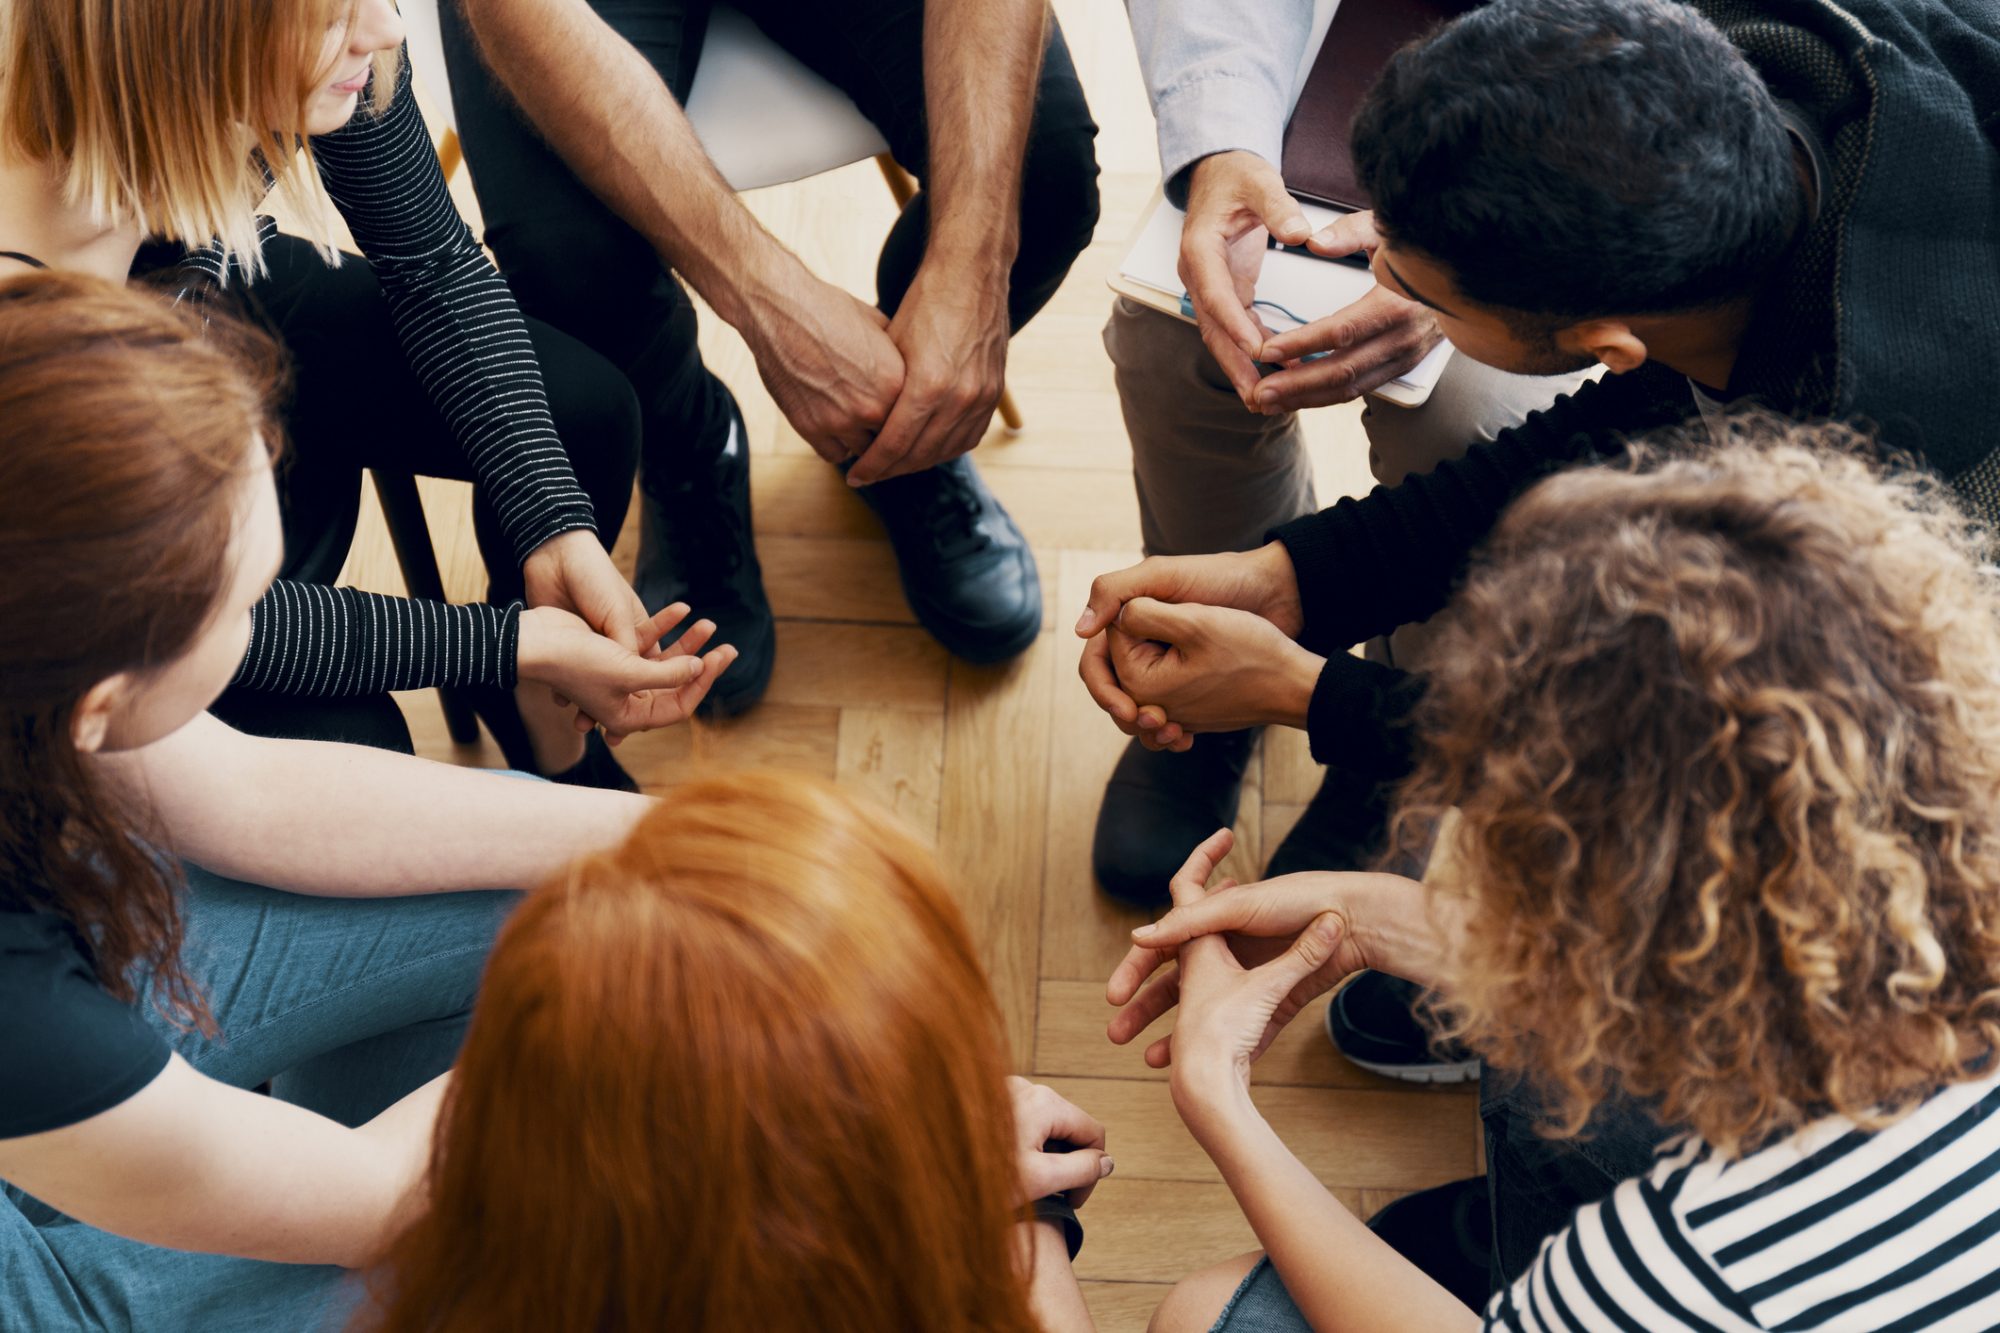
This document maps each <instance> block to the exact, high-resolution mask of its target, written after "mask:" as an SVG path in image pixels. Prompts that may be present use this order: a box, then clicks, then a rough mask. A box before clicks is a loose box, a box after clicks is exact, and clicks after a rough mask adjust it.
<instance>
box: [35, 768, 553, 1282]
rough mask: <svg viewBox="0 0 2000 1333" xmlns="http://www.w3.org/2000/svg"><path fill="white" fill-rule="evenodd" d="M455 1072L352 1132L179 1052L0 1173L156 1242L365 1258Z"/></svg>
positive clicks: (377, 1246)
mask: <svg viewBox="0 0 2000 1333" xmlns="http://www.w3.org/2000/svg"><path fill="white" fill-rule="evenodd" d="M523 785H526V784H523ZM450 1077H451V1076H450V1075H449V1074H444V1075H440V1076H439V1077H438V1078H435V1079H433V1080H432V1081H431V1082H429V1083H426V1084H425V1085H424V1086H423V1087H421V1088H418V1089H417V1090H416V1091H414V1092H412V1093H410V1094H409V1095H407V1096H405V1097H404V1098H403V1099H402V1100H401V1101H398V1102H397V1103H396V1104H395V1105H393V1106H391V1107H389V1108H388V1109H387V1110H386V1111H383V1112H382V1113H381V1114H380V1115H378V1116H376V1117H375V1118H374V1119H373V1120H371V1121H369V1122H368V1123H367V1124H365V1125H362V1126H360V1127H358V1128H355V1129H349V1128H347V1127H346V1126H344V1125H341V1124H339V1123H337V1122H335V1121H332V1120H329V1119H327V1118H326V1117H324V1116H321V1115H316V1114H314V1113H313V1112H311V1111H308V1110H305V1109H304V1108H302V1107H298V1106H293V1105H291V1104H290V1103H288V1102H282V1101H279V1100H277V1099H276V1098H273V1097H264V1096H260V1095H258V1094H257V1093H254V1092H249V1091H246V1090H244V1089H242V1088H233V1087H230V1086H229V1085H228V1084H225V1083H218V1082H216V1081H215V1080H214V1079H211V1078H208V1077H206V1076H205V1075H203V1074H201V1073H198V1072H197V1071H196V1070H195V1069H194V1067H193V1066H192V1065H189V1064H188V1063H187V1062H186V1061H184V1060H182V1059H181V1058H180V1057H179V1056H178V1055H176V1056H174V1057H173V1058H172V1059H171V1060H170V1061H169V1062H168V1064H167V1067H166V1068H165V1069H163V1070H162V1071H161V1072H160V1074H159V1076H158V1077H157V1078H155V1079H154V1080H153V1081H152V1082H151V1083H149V1084H147V1085H146V1086H145V1087H144V1088H142V1089H141V1090H140V1091H139V1092H138V1093H136V1094H135V1095H133V1096H132V1097H130V1098H128V1099H127V1100H125V1101H123V1102H121V1103H119V1104H118V1105H117V1106H114V1107H112V1108H111V1109H110V1110H108V1111H103V1112H100V1113H99V1114H97V1115H94V1116H92V1117H91V1118H90V1119H88V1120H83V1121H79V1122H78V1123H76V1124H74V1125H66V1126H64V1127H63V1128H61V1129H56V1130H50V1131H48V1132H46V1133H42V1134H29V1135H24V1136H21V1137H19V1138H12V1139H5V1140H0V1178H4V1179H5V1180H7V1181H8V1182H9V1183H11V1184H13V1185H16V1186H18V1187H20V1188H21V1189H24V1190H26V1191H28V1192H29V1193H30V1194H32V1195H34V1196H35V1197H36V1198H38V1199H41V1200H43V1201H44V1202H46V1203H48V1204H50V1205H51V1206H52V1207H55V1208H58V1209H60V1210H61V1211H62V1212H64V1213H67V1214H68V1215H69V1216H71V1217H74V1218H76V1219H77V1220H78V1221H81V1222H85V1223H88V1224H89V1225H91V1226H94V1227H97V1228H99V1229H100V1230H104V1231H109V1232H111V1233H113V1234H114V1235H119V1236H125V1237H127V1238H129V1239H132V1240H137V1241H143V1242H145V1243H147V1244H150V1245H164V1246H168V1247H170V1248H173V1249H177V1250H193V1251H196V1252H199V1253H205V1254H230V1255H237V1256H240V1257H243V1258H248V1259H267V1260H272V1261H274V1262H278V1263H311V1264H340V1265H342V1266H344V1267H348V1268H358V1267H361V1266H363V1265H365V1264H367V1263H369V1262H371V1261H372V1260H373V1259H374V1258H375V1257H376V1256H377V1255H378V1254H379V1253H380V1251H381V1249H382V1247H383V1246H384V1245H385V1244H387V1243H388V1241H389V1240H390V1239H392V1238H393V1237H394V1236H395V1235H396V1233H397V1230H398V1229H399V1228H400V1227H401V1226H402V1225H403V1224H404V1223H405V1222H407V1221H408V1220H409V1218H410V1217H411V1216H412V1215H413V1214H414V1212H415V1210H416V1209H417V1207H418V1206H419V1205H420V1203H421V1199H422V1194H421V1190H422V1184H423V1176H424V1169H425V1166H426V1164H427V1163H428V1161H429V1158H430V1143H431V1132H432V1129H433V1128H434V1127H435V1124H436V1121H437V1112H438V1107H439V1104H440V1101H441V1099H442V1097H443V1095H444V1088H445V1083H446V1080H447V1079H449V1078H450Z"/></svg>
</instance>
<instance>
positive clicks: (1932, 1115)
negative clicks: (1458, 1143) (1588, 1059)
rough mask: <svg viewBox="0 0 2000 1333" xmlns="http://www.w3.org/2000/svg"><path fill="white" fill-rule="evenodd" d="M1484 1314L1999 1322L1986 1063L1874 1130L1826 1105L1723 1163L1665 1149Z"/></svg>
mask: <svg viewBox="0 0 2000 1333" xmlns="http://www.w3.org/2000/svg"><path fill="white" fill-rule="evenodd" d="M1486 1327H1487V1328H1490V1329H1507V1330H1520V1331H1521V1333H1528V1331H1530V1330H1532V1331H1533V1333H1541V1330H1550V1331H1551V1333H1566V1331H1569V1330H1592V1331H1594V1330H1599V1329H1607V1330H1610V1329H1616V1330H1628V1331H1630V1333H1677V1331H1679V1330H1687V1329H1701V1330H1710V1329H1714V1330H1723V1333H1742V1331H1745V1330H1792V1329H1813V1330H1824V1331H1827V1333H1831V1331H1832V1330H1841V1331H1842V1333H1847V1331H1849V1330H1853V1331H1855V1333H1860V1331H1861V1330H1866V1333H1891V1331H1892V1330H1910V1329H1927V1330H1945V1329H1951V1330H1960V1329H1963V1330H1968V1331H1969V1330H1986V1329H1994V1328H2000V1074H1995V1075H1991V1076H1988V1077H1986V1078H1983V1079H1980V1080H1977V1081H1975V1082H1970V1083H1961V1084H1957V1085H1955V1086H1952V1087H1949V1088H1946V1089H1944V1090H1943V1091H1942V1092H1939V1093H1937V1094H1935V1095H1934V1096H1932V1097H1931V1098H1929V1099H1928V1100H1927V1101H1925V1102H1923V1103H1921V1104H1920V1105H1919V1106H1917V1107H1916V1109H1914V1110H1913V1111H1911V1112H1910V1113H1909V1114H1908V1115H1906V1116H1904V1117H1903V1118H1902V1119H1900V1120H1898V1121H1896V1122H1895V1123H1894V1124H1892V1125H1890V1126H1889V1127H1888V1128H1886V1129H1883V1130H1880V1131H1868V1130H1863V1129H1859V1128H1857V1127H1856V1126H1855V1124H1854V1122H1852V1121H1850V1120H1846V1119H1842V1118H1840V1117H1830V1118H1828V1119H1826V1120H1822V1121H1819V1122H1817V1123H1815V1124H1813V1125H1810V1126H1808V1127H1807V1128H1805V1129H1804V1130H1801V1131H1800V1132H1799V1133H1797V1134H1794V1135H1791V1136H1789V1137H1787V1138H1785V1139H1782V1140H1780V1141H1779V1142H1777V1143H1775V1144H1772V1145H1771V1146H1769V1147H1767V1148H1763V1149H1760V1150H1758V1151H1756V1152H1752V1153H1749V1154H1747V1155H1745V1156H1742V1157H1738V1158H1734V1159H1724V1158H1722V1157H1721V1156H1720V1155H1718V1154H1717V1153H1715V1152H1714V1151H1713V1149H1712V1148H1711V1147H1710V1145H1708V1144H1707V1143H1705V1142H1703V1141H1702V1140H1700V1139H1698V1138H1686V1139H1682V1140H1680V1141H1678V1142H1676V1143H1673V1144H1669V1145H1668V1146H1667V1147H1666V1148H1664V1149H1662V1151H1661V1155H1660V1158H1659V1160H1658V1161H1657V1162H1656V1163H1655V1165H1654V1167H1653V1170H1652V1171H1651V1172H1650V1173H1649V1174H1648V1175H1646V1176H1644V1177H1640V1178H1636V1179H1633V1180H1628V1181H1626V1182H1625V1183H1624V1184H1622V1185H1620V1186H1619V1187H1618V1188H1617V1190H1615V1191H1614V1192H1613V1193H1612V1194H1611V1195H1610V1197H1609V1198H1606V1199H1604V1200H1603V1201H1602V1202H1599V1203H1595V1204H1592V1205H1590V1206H1588V1207H1586V1208H1582V1209H1579V1210H1578V1211H1577V1215H1576V1217H1575V1218H1574V1219H1573V1220H1572V1221H1571V1223H1570V1225H1569V1226H1568V1227H1566V1228H1564V1229H1563V1230H1562V1231H1561V1232H1560V1233H1558V1234H1557V1235H1555V1236H1553V1237H1551V1238H1550V1239H1549V1240H1548V1241H1546V1242H1545V1243H1544V1244H1543V1247H1542V1252H1541V1254H1540V1255H1539V1256H1538V1257H1537V1258H1536V1260H1535V1262H1534V1264H1533V1265H1531V1266H1530V1267H1529V1269H1528V1271H1527V1273H1526V1274H1525V1275H1523V1276H1522V1277H1521V1279H1520V1280H1519V1281H1517V1282H1516V1283H1515V1284H1514V1285H1513V1287H1511V1288H1510V1289H1508V1290H1506V1291H1503V1292H1501V1293H1500V1294H1499V1295H1498V1296H1495V1297H1494V1298H1493V1303H1492V1304H1491V1305H1490V1306H1489V1307H1488V1308H1487V1314H1486Z"/></svg>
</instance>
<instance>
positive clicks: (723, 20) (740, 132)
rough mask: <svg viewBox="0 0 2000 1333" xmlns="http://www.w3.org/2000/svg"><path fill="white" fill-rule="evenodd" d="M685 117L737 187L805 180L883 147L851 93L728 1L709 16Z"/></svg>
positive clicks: (885, 143)
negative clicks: (801, 60)
mask: <svg viewBox="0 0 2000 1333" xmlns="http://www.w3.org/2000/svg"><path fill="white" fill-rule="evenodd" d="M687 116H688V121H689V122H690V123H691V124H692V125H693V126H694V132H695V133H696V134H697V135H699V136H700V138H701V145H702V147H703V148H706V149H707V150H708V156H709V159H710V160H711V161H713V162H714V163H715V166H716V169H717V170H718V171H720V172H721V173H722V178H723V179H724V180H726V181H728V182H729V184H730V188H732V189H736V190H755V189H760V188H762V187H763V186H766V185H782V184H784V183H785V182H786V181H795V180H804V179H805V178H806V177H808V176H817V175H819V174H820V173H821V172H822V171H832V170H833V169H834V168H835V167H844V166H846V165H847V164H848V163H850V162H860V161H862V160H864V159H866V158H871V157H874V156H876V155H877V154H880V153H886V152H888V151H889V141H888V140H887V139H884V138H883V137H882V132H881V131H880V130H878V129H876V128H875V125H874V123H873V122H872V121H870V120H869V119H868V118H867V117H866V116H864V115H862V114H861V109H860V108H859V107H857V106H855V105H854V102H853V99H851V98H849V97H848V95H847V94H846V93H844V92H842V91H840V89H838V88H836V87H834V86H833V85H832V84H830V83H828V82H827V81H826V80H825V79H822V78H821V77H820V76H819V75H817V74H815V73H813V72H812V71H811V70H809V69H807V68H806V67H805V66H804V65H802V64H800V63H799V61H798V60H797V59H796V58H795V57H794V56H793V55H792V54H791V53H790V52H789V51H787V50H785V49H784V48H783V47H781V46H779V45H778V44H777V43H776V42H773V41H772V40H771V39H770V38H769V37H766V36H765V35H764V33H763V30H762V29H760V28H759V27H758V26H757V25H756V24H754V23H752V22H751V21H750V20H749V19H748V18H746V17H744V15H743V13H742V11H740V10H737V9H734V8H731V7H730V6H728V5H718V6H717V7H716V9H715V11H714V13H713V15H712V16H711V17H710V18H709V21H708V37H707V39H706V40H705V41H704V42H703V43H702V48H701V63H700V64H699V65H697V66H695V71H694V87H693V88H692V89H691V90H689V92H688V100H687Z"/></svg>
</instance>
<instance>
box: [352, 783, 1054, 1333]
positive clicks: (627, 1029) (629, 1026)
mask: <svg viewBox="0 0 2000 1333" xmlns="http://www.w3.org/2000/svg"><path fill="white" fill-rule="evenodd" d="M1006 1073H1007V1060H1006V1055H1005V1046H1004V1044H1003V1041H1002V1038H1001V1028H1000V1019H999V1012H998V1010H997V1008H996V1006H995V1005H994V1002H993V999H992V996H991V993H990V992H989V990H988V989H987V985H986V980H985V977H984V974H983V973H982V971H981V969H980V966H979V962H978V959H977V957H976V955H975V954H974V951H973V948H972V942H971V940H970V939H969V938H968V936H967V933H966V930H965V926H964V923H963V921H962V920H961V918H960V916H959V913H958V910H957V908H956V906H955V905H954V904H953V903H952V901H951V899H950V897H949V896H948V894H947V893H946V892H945V889H944V886H943V884H942V883H941V881H940V877H939V874H938V870H937V867H936V865H935V863H934V861H933V859H932V857H931V856H930V855H929V854H928V853H927V852H925V851H924V850H923V849H922V848H921V847H920V846H919V845H918V844H917V843H916V842H915V841H914V840H913V839H912V838H910V837H909V836H908V835H907V834H905V833H903V832H902V831H901V830H900V829H899V828H898V827H897V826H896V824H895V823H894V821H893V820H892V819H891V818H890V817H889V816H888V815H887V814H886V813H885V812H883V811H881V810H879V809H875V808H871V807H867V806H864V805H862V804H861V803H859V802H857V801H856V800H854V799H853V798H851V797H849V796H847V795H846V794H844V793H842V792H841V791H839V790H838V789H836V788H834V787H833V786H831V785H830V784H827V783H825V782H820V781H816V780H813V779H810V778H805V777H800V776H795V775H791V776H788V775H779V774H771V773H763V774H747V775H737V776H731V777H725V778H718V779H715V780H713V781H708V782H703V783H700V784H697V785H693V786H690V787H687V788H684V789H682V790H680V791H678V792H676V793H675V794H674V795H673V796H672V797H671V798H669V799H668V800H667V801H666V802H664V803H663V804H662V805H661V806H660V807H659V809H658V810H657V811H655V812H654V813H653V814H652V815H650V816H649V817H648V818H647V819H646V820H645V822H644V823H642V824H641V825H640V826H639V827H638V828H637V829H636V830H635V831H634V832H633V834H632V836H631V837H630V838H629V839H628V840H627V841H626V842H625V843H624V845H623V846H621V847H618V848H616V849H614V850H612V851H608V852H604V853H601V854H599V855H597V856H593V857H590V858H588V859H586V860H583V861H581V862H578V863H577V864H576V865H574V866H572V867H571V868H570V869H569V870H568V872H567V873H566V874H565V875H564V876H563V877H562V878H561V879H560V880H559V881H558V882H556V883H554V884H552V885H549V886H547V887H545V888H543V889H541V890H540V891H539V892H537V893H535V894H533V895H531V896H530V897H529V898H528V899H527V901H526V902H524V903H523V905H522V906H521V908H520V909H519V910H518V911H517V912H516V913H515V915H514V917H513V919H512V920H511V921H510V922H509V923H508V925H507V927H506V929H505V930H504V931H503V932H502V933H501V936H500V939H499V942H498V944H497V945H496V946H495V948H494V950H493V954H492V957H491V960H490V961H489V963H488V964H487V970H486V978H485V981H484V983H483V992H482V995H481V998H480V1000H479V1005H478V1009H477V1011H476V1013H475V1015H474V1017H473V1020H472V1025H471V1028H470V1031H469V1032H468V1034H467V1036H466V1042H465V1047H464V1050H463V1052H462V1053H461V1055H460V1057H459V1062H458V1072H457V1075H456V1077H455V1078H454V1080H453V1084H452V1088H451V1092H450V1096H449V1098H448V1100H447V1102H446V1105H445V1109H444V1111H443V1114H442V1117H441V1119H440V1121H439V1124H438V1133H437V1142H436V1146H435V1152H434V1156H433V1159H432V1164H431V1172H430V1207H429V1211H428V1212H427V1213H426V1214H425V1215H424V1216H423V1217H422V1218H421V1219H420V1220H419V1221H417V1222H416V1223H415V1224H414V1225H413V1226H412V1227H411V1228H410V1230H409V1231H408V1232H407V1233H406V1234H405V1235H404V1236H403V1237H402V1238H401V1239H400V1240H399V1241H398V1242H397V1243H396V1244H395V1245H394V1246H393V1247H392V1249H391V1252H390V1255H389V1256H388V1258H387V1259H386V1261H385V1263H384V1265H383V1269H382V1271H381V1272H380V1273H379V1274H378V1279H377V1290H378V1293H379V1296H380V1305H381V1308H380V1310H378V1312H377V1316H376V1317H377V1318H378V1319H379V1323H378V1325H377V1326H378V1327H380V1328H381V1329H383V1330H386V1331H387V1333H459V1331H461V1330H462V1331H464V1333H473V1331H474V1330H477V1331H478V1333H490V1330H494V1329H510V1328H520V1329H530V1328H531V1329H536V1330H548V1331H549V1333H564V1331H565V1330H576V1331H577V1333H584V1331H586V1330H587V1331H588V1333H612V1331H613V1330H648V1331H650V1330H660V1329H673V1330H682V1329H718V1330H725V1329H726V1330H753V1329H754V1330H758V1331H759V1333H767V1331H769V1330H785V1329H799V1330H813V1333H849V1331H851V1333H884V1330H902V1329H913V1330H914V1329H922V1330H992V1331H993V1333H1030V1331H1031V1330H1032V1329H1033V1328H1034V1324H1033V1321H1032V1320H1031V1318H1030V1316H1029V1313H1028V1308H1027V1289H1026V1278H1025V1274H1024V1272H1023V1270H1022V1269H1021V1268H1020V1267H1019V1265H1018V1263H1017V1257H1016V1254H1017V1252H1016V1249H1015V1244H1014V1238H1013V1230H1012V1224H1013V1223H1014V1222H1015V1221H1016V1220H1017V1219H1018V1217H1019V1216H1020V1209H1019V1208H1018V1206H1017V1205H1016V1204H1015V1202H1014V1194H1015V1190H1016V1181H1015V1173H1014V1164H1013V1155H1012V1148H1011V1141H1012V1128H1011V1121H1010V1116H1011V1110H1010V1106H1009V1102H1008V1100H1007V1096H1006V1089H1005V1079H1006Z"/></svg>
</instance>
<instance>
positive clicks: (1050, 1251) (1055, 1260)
mask: <svg viewBox="0 0 2000 1333" xmlns="http://www.w3.org/2000/svg"><path fill="white" fill-rule="evenodd" d="M1023 1225H1024V1226H1025V1227H1026V1228H1027V1231H1028V1234H1027V1237H1026V1242H1027V1244H1028V1245H1029V1246H1030V1247H1032V1253H1031V1256H1030V1259H1029V1263H1030V1269H1029V1278H1028V1309H1029V1312H1030V1313H1031V1314H1032V1315H1033V1316H1034V1318H1035V1326H1036V1327H1037V1328H1039V1329H1040V1330H1041V1333H1096V1330H1097V1324H1096V1322H1095V1321H1094V1320H1092V1319H1091V1317H1090V1307H1089V1306H1087V1305H1085V1304H1084V1303H1083V1289H1082V1288H1081V1287H1079V1286H1078V1285H1077V1283H1076V1272H1075V1270H1073V1269H1072V1268H1071V1267H1070V1266H1069V1245H1068V1242H1066V1241H1065V1240H1064V1239H1063V1234H1062V1232H1061V1231H1060V1230H1059V1229H1057V1228H1056V1227H1054V1226H1051V1225H1050V1224H1048V1223H1046V1222H1039V1221H1037V1222H1028V1223H1024V1224H1023Z"/></svg>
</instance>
